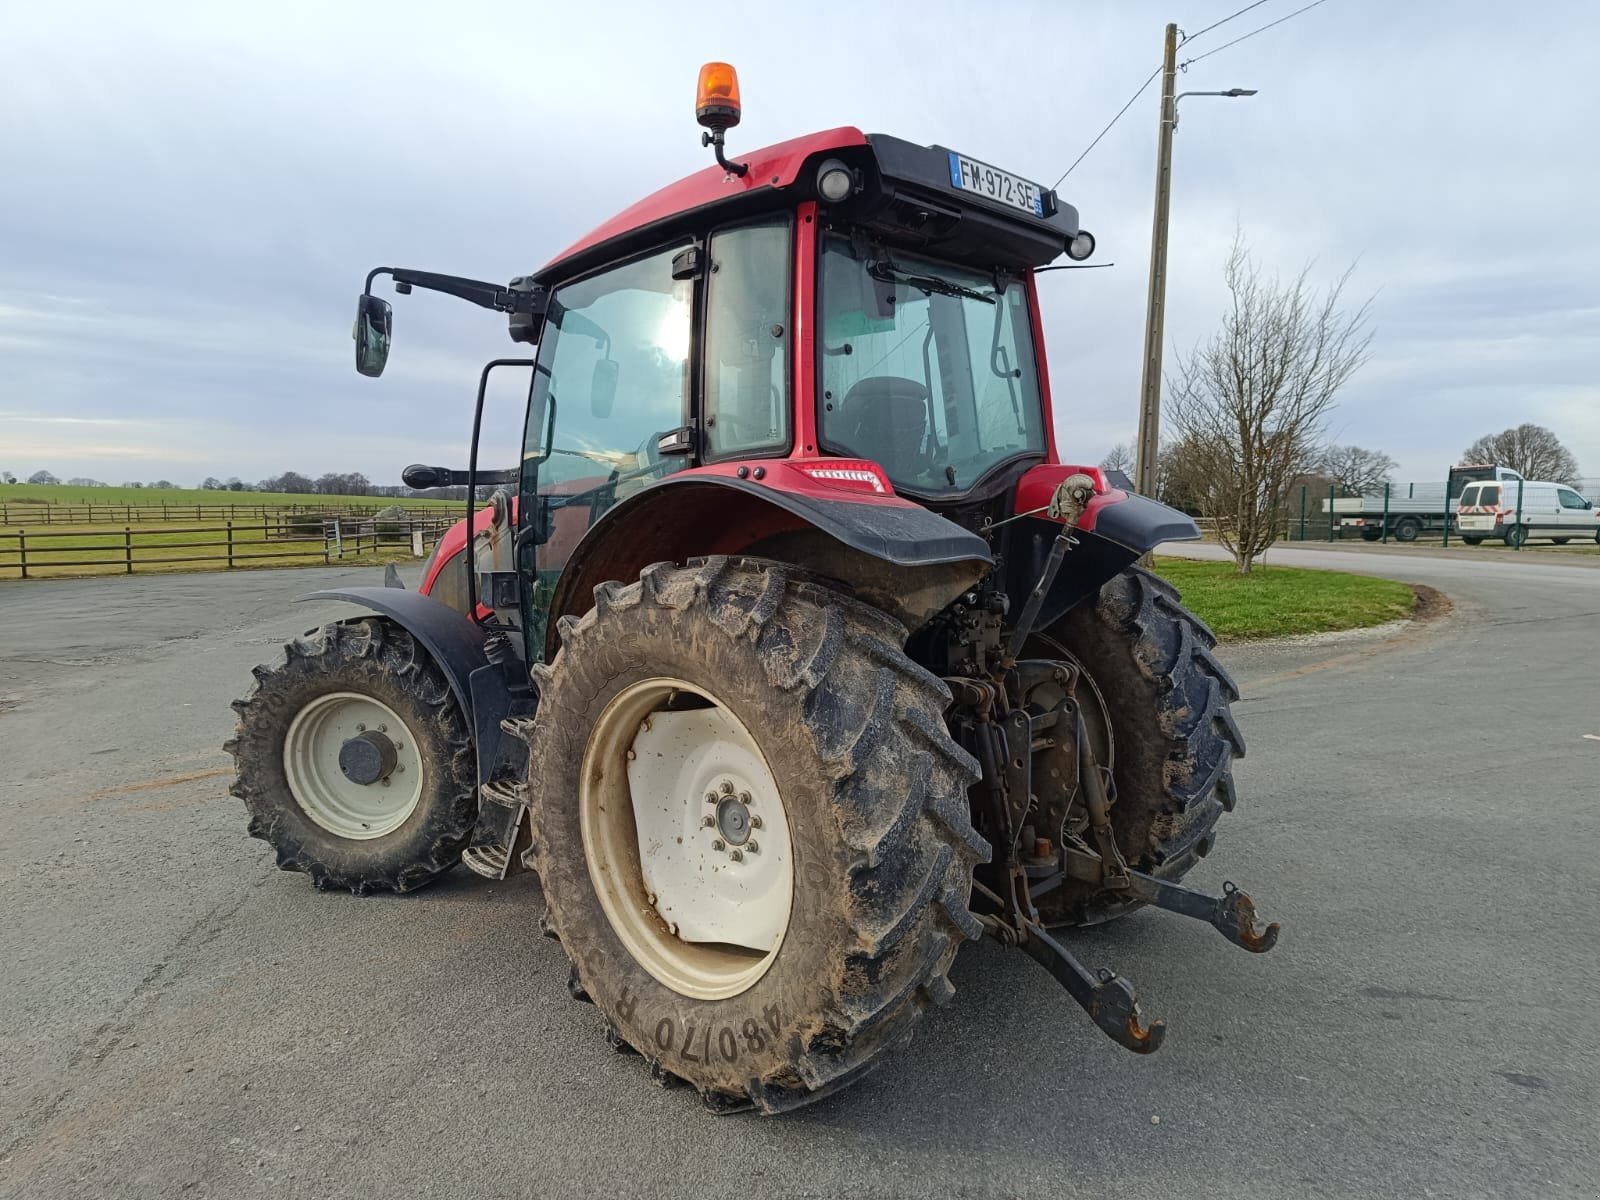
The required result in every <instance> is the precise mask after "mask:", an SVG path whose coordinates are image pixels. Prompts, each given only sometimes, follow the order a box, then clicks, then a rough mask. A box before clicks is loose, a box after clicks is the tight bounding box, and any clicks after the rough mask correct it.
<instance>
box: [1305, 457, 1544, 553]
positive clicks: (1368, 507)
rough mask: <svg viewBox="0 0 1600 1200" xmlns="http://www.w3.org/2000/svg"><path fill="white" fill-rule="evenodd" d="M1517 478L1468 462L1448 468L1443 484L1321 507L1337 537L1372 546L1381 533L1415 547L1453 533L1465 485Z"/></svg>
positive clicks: (1410, 486) (1409, 486) (1408, 486)
mask: <svg viewBox="0 0 1600 1200" xmlns="http://www.w3.org/2000/svg"><path fill="white" fill-rule="evenodd" d="M1521 478H1522V476H1521V475H1519V474H1518V473H1517V472H1516V471H1513V470H1512V469H1511V468H1510V467H1501V466H1496V465H1495V464H1493V463H1471V464H1467V465H1463V466H1459V467H1451V468H1450V471H1449V474H1448V476H1447V478H1446V482H1444V483H1402V484H1396V485H1393V486H1391V487H1390V488H1389V490H1388V493H1387V494H1385V493H1384V492H1383V491H1382V490H1379V491H1376V492H1369V493H1367V494H1366V495H1363V496H1341V497H1335V498H1334V499H1332V500H1324V501H1323V502H1322V511H1323V512H1326V513H1330V514H1331V520H1332V521H1333V522H1334V525H1335V527H1336V528H1337V529H1338V531H1339V536H1340V537H1344V536H1345V535H1346V534H1351V535H1359V536H1360V537H1362V538H1363V539H1364V540H1366V541H1369V542H1375V541H1377V540H1378V539H1379V538H1381V537H1383V535H1384V532H1385V529H1387V531H1388V535H1389V536H1390V537H1391V538H1393V539H1394V540H1395V541H1397V542H1414V541H1416V540H1417V538H1419V537H1420V536H1422V535H1423V534H1424V533H1436V534H1442V533H1443V532H1444V529H1445V522H1447V521H1448V522H1450V528H1451V530H1452V531H1453V530H1454V529H1455V528H1456V519H1455V514H1456V509H1457V507H1458V505H1459V504H1460V500H1461V493H1462V491H1463V489H1465V488H1466V487H1467V485H1468V484H1472V483H1478V482H1482V481H1486V480H1489V481H1492V480H1500V481H1506V480H1510V481H1513V482H1514V481H1516V480H1520V479H1521Z"/></svg>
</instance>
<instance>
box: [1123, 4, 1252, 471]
mask: <svg viewBox="0 0 1600 1200" xmlns="http://www.w3.org/2000/svg"><path fill="white" fill-rule="evenodd" d="M1177 58H1178V27H1177V26H1176V25H1168V26H1167V52H1166V58H1165V60H1164V62H1163V67H1162V74H1161V125H1160V129H1159V133H1158V136H1157V140H1156V213H1155V221H1154V224H1153V225H1152V228H1151V232H1150V295H1149V299H1148V302H1147V304H1146V308H1145V323H1144V375H1143V379H1142V380H1141V382H1140V387H1139V438H1138V444H1137V446H1136V447H1135V454H1136V456H1137V457H1136V458H1135V460H1134V468H1133V474H1134V485H1135V486H1136V487H1137V488H1138V490H1139V491H1140V492H1142V493H1144V494H1145V495H1146V496H1154V495H1155V493H1156V456H1157V455H1158V454H1159V452H1160V447H1161V341H1162V336H1163V332H1162V326H1163V325H1164V324H1165V318H1166V307H1167V217H1168V213H1169V211H1170V208H1171V202H1172V131H1173V130H1174V129H1175V128H1176V127H1177V124H1178V101H1179V100H1182V99H1183V98H1184V96H1226V97H1229V98H1236V97H1239V96H1254V95H1255V94H1256V89H1255V88H1239V87H1236V88H1229V89H1228V90H1227V91H1225V92H1183V93H1180V94H1179V95H1176V96H1175V95H1173V94H1172V90H1173V82H1174V80H1175V78H1176V76H1177Z"/></svg>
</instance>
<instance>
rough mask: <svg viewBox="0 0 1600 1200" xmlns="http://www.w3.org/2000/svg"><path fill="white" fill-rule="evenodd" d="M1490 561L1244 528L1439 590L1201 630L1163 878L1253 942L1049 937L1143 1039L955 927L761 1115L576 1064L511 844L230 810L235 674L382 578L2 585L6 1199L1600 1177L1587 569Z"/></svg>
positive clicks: (1557, 1183) (581, 1033)
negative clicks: (1134, 1022)
mask: <svg viewBox="0 0 1600 1200" xmlns="http://www.w3.org/2000/svg"><path fill="white" fill-rule="evenodd" d="M1202 552H1203V551H1202ZM1526 557H1528V558H1529V561H1526V562H1522V561H1518V562H1501V561H1494V562H1489V561H1487V560H1479V561H1466V560H1456V559H1449V558H1445V557H1441V556H1427V555H1397V554H1384V555H1382V556H1360V555H1352V554H1348V553H1330V552H1326V551H1316V550H1291V551H1283V552H1275V558H1277V559H1279V560H1281V561H1284V562H1296V563H1299V562H1303V563H1306V564H1308V565H1335V566H1338V567H1341V568H1345V569H1370V570H1374V571H1377V572H1380V573H1383V574H1391V575H1395V576H1397V577H1399V578H1404V579H1410V580H1414V581H1419V582H1425V583H1430V584H1432V585H1434V586H1436V587H1439V588H1441V589H1443V590H1444V591H1445V592H1447V593H1448V594H1449V595H1450V596H1451V597H1452V599H1453V600H1454V602H1455V606H1456V607H1455V612H1454V614H1453V615H1452V616H1450V617H1448V618H1446V619H1444V620H1442V621H1439V622H1435V623H1433V624H1432V625H1431V626H1429V627H1428V628H1426V629H1422V630H1414V631H1411V632H1409V633H1407V634H1405V635H1403V636H1400V637H1398V638H1392V639H1388V640H1383V639H1373V638H1371V637H1367V638H1355V639H1351V640H1347V641H1334V642H1319V641H1312V642H1309V643H1298V644H1294V645H1289V646H1279V647H1272V648H1266V649H1263V648H1252V649H1249V650H1241V651H1236V652H1234V653H1232V654H1231V656H1230V659H1231V661H1232V663H1233V664H1234V665H1235V667H1236V668H1237V670H1238V672H1239V674H1240V676H1241V680H1242V682H1243V683H1244V692H1245V695H1244V699H1243V700H1242V701H1241V703H1240V704H1239V706H1238V715H1239V718H1240V722H1241V724H1242V726H1243V728H1244V731H1245V734H1246V736H1247V738H1248V739H1249V742H1250V746H1251V753H1250V756H1249V758H1248V759H1247V760H1246V761H1245V762H1244V763H1243V764H1242V766H1241V768H1240V770H1239V777H1238V778H1239V784H1240V791H1241V794H1242V797H1243V799H1242V802H1241V806H1240V809H1239V811H1238V812H1237V813H1235V814H1233V816H1232V817H1231V818H1229V819H1228V820H1227V821H1226V822H1225V823H1224V825H1223V835H1222V837H1221V838H1220V839H1219V842H1218V845H1217V848H1216V850H1215V852H1214V853H1213V854H1212V856H1211V857H1210V858H1209V859H1207V860H1206V861H1205V862H1204V863H1202V864H1201V867H1200V868H1199V870H1198V871H1197V872H1196V874H1195V877H1194V878H1195V879H1196V880H1197V881H1198V882H1200V883H1202V884H1204V885H1208V886H1213V887H1215V886H1218V885H1220V884H1221V883H1222V881H1223V880H1224V879H1233V880H1237V881H1238V882H1239V883H1241V884H1242V885H1243V886H1245V887H1246V888H1248V889H1249V890H1250V891H1251V892H1252V893H1253V894H1254V895H1255V897H1256V899H1257V901H1258V903H1259V904H1260V906H1261V908H1262V909H1263V911H1264V912H1266V913H1267V914H1268V915H1270V916H1272V917H1276V918H1279V919H1281V920H1282V921H1283V922H1284V927H1285V932H1284V936H1283V941H1282V943H1281V944H1280V946H1279V947H1278V949H1277V950H1275V951H1274V952H1273V953H1272V954H1270V955H1266V956H1263V957H1256V956H1251V955H1246V954H1244V953H1242V952H1240V951H1238V950H1236V949H1234V948H1233V947H1231V946H1229V945H1228V944H1227V943H1225V942H1224V941H1223V940H1222V939H1221V938H1219V937H1218V936H1217V935H1216V934H1215V933H1214V932H1213V931H1211V930H1210V929H1209V928H1207V927H1205V926H1202V925H1199V924H1198V923H1194V922H1187V921H1184V920H1183V919H1181V918H1178V917H1175V916H1171V915H1169V914H1162V913H1148V912H1147V913H1141V914H1138V915H1136V916H1135V917H1133V918H1131V919H1130V920H1127V921H1125V922H1122V923H1120V924H1118V925H1116V926H1114V927H1113V928H1111V929H1108V930H1103V931H1098V932H1092V933H1087V934H1083V935H1079V936H1076V937H1074V938H1072V939H1071V940H1072V942H1073V943H1074V945H1075V946H1076V947H1077V948H1078V949H1079V950H1080V951H1081V953H1082V954H1083V955H1084V956H1085V958H1086V959H1087V960H1088V961H1089V962H1090V963H1091V964H1093V965H1096V966H1100V965H1104V966H1112V967H1115V968H1116V969H1117V970H1118V971H1119V972H1121V973H1123V974H1125V975H1127V976H1128V977H1129V978H1131V979H1132V980H1133V981H1134V982H1135V983H1136V984H1137V985H1138V986H1139V989H1140V993H1141V996H1142V999H1143V1002H1144V1008H1145V1011H1146V1014H1147V1015H1148V1016H1161V1017H1165V1018H1166V1019H1167V1020H1168V1021H1169V1023H1170V1024H1171V1026H1172V1029H1171V1033H1170V1036H1169V1037H1168V1039H1167V1044H1166V1047H1165V1048H1164V1049H1163V1050H1162V1051H1161V1052H1160V1053H1159V1054H1156V1055H1154V1056H1151V1057H1150V1058H1136V1057H1134V1056H1131V1055H1129V1054H1127V1053H1126V1052H1125V1051H1122V1050H1120V1049H1119V1048H1117V1047H1115V1046H1114V1045H1112V1044H1111V1043H1110V1042H1108V1041H1106V1040H1105V1039H1104V1038H1102V1037H1101V1036H1100V1035H1099V1034H1098V1033H1097V1032H1095V1031H1094V1030H1093V1029H1092V1027H1091V1026H1090V1025H1089V1023H1088V1021H1087V1020H1086V1019H1085V1018H1084V1017H1083V1015H1082V1014H1081V1013H1080V1012H1079V1011H1078V1010H1077V1008H1076V1007H1075V1006H1074V1005H1073V1004H1072V1003H1071V1002H1070V1001H1069V1000H1068V999H1067V997H1066V996H1065V994H1064V993H1062V992H1061V991H1060V989H1059V988H1058V987H1057V986H1056V985H1055V984H1054V983H1053V982H1052V981H1050V980H1049V978H1048V977H1047V976H1046V975H1045V974H1044V972H1043V971H1041V970H1040V969H1039V968H1038V967H1037V966H1036V965H1035V964H1033V963H1032V962H1031V961H1029V960H1027V959H1026V958H1024V957H1023V956H1022V955H1020V954H1018V953H1016V952H1014V951H1013V952H1007V951H1005V950H1003V949H1001V948H999V947H998V946H995V945H990V944H984V945H977V946H973V947H970V948H968V949H967V950H966V951H964V952H963V954H962V956H961V958H960V959H959V960H958V962H957V964H956V968H955V973H954V980H955V983H956V986H957V989H958V991H957V995H956V997H955V999H954V1000H953V1001H952V1002H951V1003H950V1005H949V1006H947V1007H946V1008H943V1009H940V1010H937V1011H936V1012H934V1013H933V1014H932V1015H931V1017H930V1018H929V1019H928V1020H927V1021H926V1022H925V1023H924V1025H923V1028H922V1031H921V1033H920V1034H919V1036H918V1038H917V1040H916V1042H915V1043H914V1045H913V1047H912V1049H911V1050H910V1052H908V1053H903V1054H901V1055H899V1056H898V1057H896V1058H893V1059H892V1060H890V1061H889V1062H887V1063H886V1064H885V1065H884V1067H883V1068H882V1069H881V1070H879V1071H878V1072H877V1073H876V1074H874V1075H872V1076H870V1077H868V1078H867V1079H865V1080H863V1081H862V1082H861V1083H860V1084H858V1085H857V1086H855V1087H854V1088H852V1089H850V1090H848V1091H847V1092H845V1093H843V1094H842V1095H840V1096H838V1097H836V1098H833V1099H830V1100H828V1101H825V1102H823V1103H821V1104H819V1105H815V1106H813V1107H811V1108H809V1109H806V1110H802V1111H801V1112H799V1113H797V1114H791V1115H789V1116H785V1117H782V1118H776V1119H760V1118H756V1117H751V1116H741V1117H732V1118H716V1117H713V1116H712V1115H710V1114H709V1113H707V1112H705V1111H704V1110H702V1108H701V1107H700V1105H699V1103H698V1101H697V1100H696V1099H695V1098H694V1097H693V1095H692V1094H691V1093H689V1092H687V1091H685V1090H677V1091H665V1092H664V1091H659V1090H657V1089H656V1088H654V1087H652V1086H651V1085H650V1083H649V1081H648V1079H647V1076H646V1072H645V1070H644V1068H643V1066H642V1065H641V1063H640V1060H639V1059H637V1058H633V1057H627V1056H621V1055H617V1054H614V1053H612V1052H611V1051H610V1050H609V1049H608V1048H607V1047H606V1045H605V1043H604V1042H603V1040H602V1039H601V1036H600V1035H601V1022H600V1018H599V1016H598V1015H597V1013H596V1012H595V1010H594V1009H593V1008H592V1007H590V1006H587V1005H581V1004H577V1003H574V1002H573V1001H571V1000H570V999H569V998H568V996H567V991H566V986H565V981H566V967H565V962H564V960H563V958H562V955H561V951H560V949H559V947H557V946H556V945H555V944H554V943H551V942H547V941H544V940H543V939H541V938H540V937H539V935H538V932H537V928H536V918H537V915H538V913H539V911H540V907H541V902H540V899H539V895H538V886H537V884H536V883H535V882H533V881H532V880H530V879H528V878H527V877H522V878H519V879H517V880H514V881H512V882H509V883H506V884H501V885H491V884H488V883H486V882H484V881H481V880H478V879H476V878H474V877H472V876H470V875H468V874H466V873H465V872H459V871H458V872H455V873H453V874H452V876H450V877H448V878H447V879H446V880H445V881H444V882H443V883H441V884H440V885H438V886H435V887H433V888H431V889H429V890H426V891H424V892H422V893H420V894H417V895H415V896H409V897H379V898H370V899H361V900H358V899H355V898H353V897H350V896H347V895H333V894H318V893H316V892H314V891H313V890H312V889H311V887H310V886H309V884H308V883H307V881H306V880H305V878H304V877H302V876H297V875H288V874H283V873H280V872H278V871H277V870H275V869H274V868H273V866H272V862H271V859H270V857H269V852H268V850H267V848H266V847H265V846H264V844H262V843H261V842H258V841H253V840H251V839H249V838H247V837H246V836H245V833H244V820H243V816H242V809H241V806H240V805H239V804H238V802H237V801H234V800H232V799H230V798H229V797H228V796H227V795H226V794H225V787H226V783H227V760H226V758H225V756H224V755H223V754H222V752H221V751H220V749H219V747H220V744H221V742H222V741H223V739H224V738H225V737H226V736H227V735H228V733H229V730H230V727H231V724H232V714H231V713H230V712H229V710H228V707H227V702H228V700H229V699H231V698H232V697H234V696H235V695H237V694H239V693H241V692H242V691H243V690H244V689H245V686H246V684H247V682H248V670H249V668H250V666H251V665H253V664H254V663H256V662H258V661H263V660H266V659H268V658H270V657H272V656H273V654H274V653H275V647H276V646H277V644H278V643H279V641H280V640H281V639H282V638H283V637H285V636H286V635H289V634H292V633H294V632H298V631H299V630H302V629H304V628H307V627H309V626H311V625H313V624H315V623H317V622H319V621H320V620H322V619H324V618H326V617H327V616H330V615H332V614H334V613H335V612H338V611H342V610H341V609H340V608H337V607H329V606H315V605H304V604H301V605H291V604H290V603H289V600H290V599H291V598H292V597H293V596H295V595H296V594H298V593H300V592H302V591H305V590H309V589H310V588H312V587H317V586H327V585H329V584H332V583H334V582H336V581H350V580H353V579H357V578H360V579H363V580H366V579H367V578H368V576H369V575H371V574H373V572H370V571H361V572H354V571H336V570H317V571H298V570H297V571H273V572H257V573H241V574H238V575H194V576H165V577H161V576H155V577H145V578H140V577H135V578H132V579H97V580H79V581H43V582H32V583H26V584H22V583H12V584H4V585H0V764H3V767H4V769H3V770H0V912H3V914H4V916H3V919H0V1013H3V1014H4V1021H3V1022H0V1195H4V1196H16V1197H27V1198H29V1200H47V1198H53V1197H65V1196H85V1197H118V1198H121V1197H169V1196H185V1197H186V1196H229V1197H233V1196H239V1197H253V1196H269V1195H270V1196H293V1197H321V1196H339V1197H367V1196H384V1197H402V1198H408V1197H426V1196H448V1197H456V1196H461V1197H466V1196H472V1197H495V1196H574V1195H576V1196H597V1197H598V1196H604V1197H611V1196H631V1195H650V1196H654V1195H661V1196H685V1197H711V1196H740V1197H748V1196H751V1195H770V1196H789V1195H813V1196H838V1195H844V1194H847V1193H848V1194H863V1195H876V1196H886V1197H887V1196H989V1195H1038V1196H1046V1195H1048V1196H1052V1197H1061V1196H1077V1195H1092V1196H1095V1197H1115V1198H1117V1200H1122V1198H1133V1197H1171V1196H1177V1195H1197V1196H1243V1197H1258V1196H1259V1197H1269V1196H1270V1197H1287V1196H1294V1197H1305V1196H1359V1197H1371V1196H1404V1197H1417V1196H1512V1195H1540V1196H1566V1195H1571V1196H1594V1195H1597V1194H1600V1177H1597V1175H1596V1167H1595V1163H1596V1161H1597V1159H1600V1124H1597V1123H1600V1051H1597V1042H1600V1032H1597V1031H1600V1020H1597V1018H1600V999H1597V994H1600V932H1597V924H1600V923H1597V920H1596V918H1597V915H1600V914H1597V911H1596V910H1597V908H1600V900H1597V897H1600V866H1597V862H1600V817H1597V812H1596V801H1597V799H1600V740H1592V739H1595V738H1597V737H1600V653H1597V651H1600V570H1595V569H1593V567H1592V566H1578V565H1565V564H1550V563H1548V562H1545V561H1532V556H1526ZM1595 565H1600V562H1597V563H1596V564H1595ZM1157 1118H1159V1121H1157Z"/></svg>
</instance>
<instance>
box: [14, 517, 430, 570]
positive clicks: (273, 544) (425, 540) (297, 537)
mask: <svg viewBox="0 0 1600 1200" xmlns="http://www.w3.org/2000/svg"><path fill="white" fill-rule="evenodd" d="M454 523H455V516H454V514H448V515H447V514H444V513H440V514H438V515H437V516H435V515H427V516H411V517H408V518H407V519H406V520H404V521H397V520H386V521H379V520H374V519H373V518H372V517H371V516H364V517H360V518H356V519H347V518H343V517H332V518H326V519H324V518H321V517H309V518H308V516H306V515H304V514H302V515H301V516H300V517H299V519H298V520H296V519H294V518H293V516H292V515H289V514H283V515H281V516H280V517H279V519H276V520H266V521H260V522H256V523H241V522H237V521H225V522H222V523H220V524H212V525H191V526H176V527H174V526H170V525H169V526H164V527H162V528H150V529H137V528H135V527H133V526H132V525H124V526H123V527H122V528H121V529H110V530H98V531H86V530H70V531H69V530H47V531H45V532H39V531H38V530H37V529H35V530H34V531H32V532H29V531H28V530H27V529H25V528H23V529H18V530H17V531H16V532H14V533H12V532H5V531H3V530H0V579H18V578H20V579H36V578H39V577H40V573H41V572H49V573H50V574H51V575H62V574H76V575H87V574H97V573H107V572H110V573H115V574H124V575H132V574H133V573H134V572H135V571H138V570H142V569H149V568H160V567H169V568H170V567H174V566H187V567H193V568H196V569H200V570H211V569H218V568H221V569H225V570H232V569H233V568H234V567H238V566H249V565H250V563H251V561H252V560H257V559H275V560H277V561H278V562H279V563H281V564H283V565H285V566H303V565H308V564H311V563H324V564H327V563H333V562H338V561H342V560H343V559H346V558H359V557H360V556H361V555H363V554H370V553H372V552H374V551H378V550H392V551H399V552H402V553H409V552H412V551H413V550H416V549H420V550H422V551H423V552H424V553H426V552H427V551H428V550H429V549H431V548H432V547H433V545H434V544H435V543H437V542H438V540H439V536H440V535H441V534H442V533H443V532H444V531H445V530H447V529H449V528H450V526H451V525H453V524H454Z"/></svg>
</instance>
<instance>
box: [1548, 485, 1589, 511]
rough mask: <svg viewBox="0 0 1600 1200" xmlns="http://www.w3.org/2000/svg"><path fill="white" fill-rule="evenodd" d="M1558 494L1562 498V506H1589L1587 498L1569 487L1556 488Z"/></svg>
mask: <svg viewBox="0 0 1600 1200" xmlns="http://www.w3.org/2000/svg"><path fill="white" fill-rule="evenodd" d="M1556 495H1557V496H1559V497H1560V499H1561V507H1562V508H1588V507H1589V502H1588V501H1587V500H1585V499H1584V498H1583V497H1582V496H1580V495H1578V493H1577V492H1574V491H1571V490H1569V489H1567V488H1558V489H1557V490H1556Z"/></svg>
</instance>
